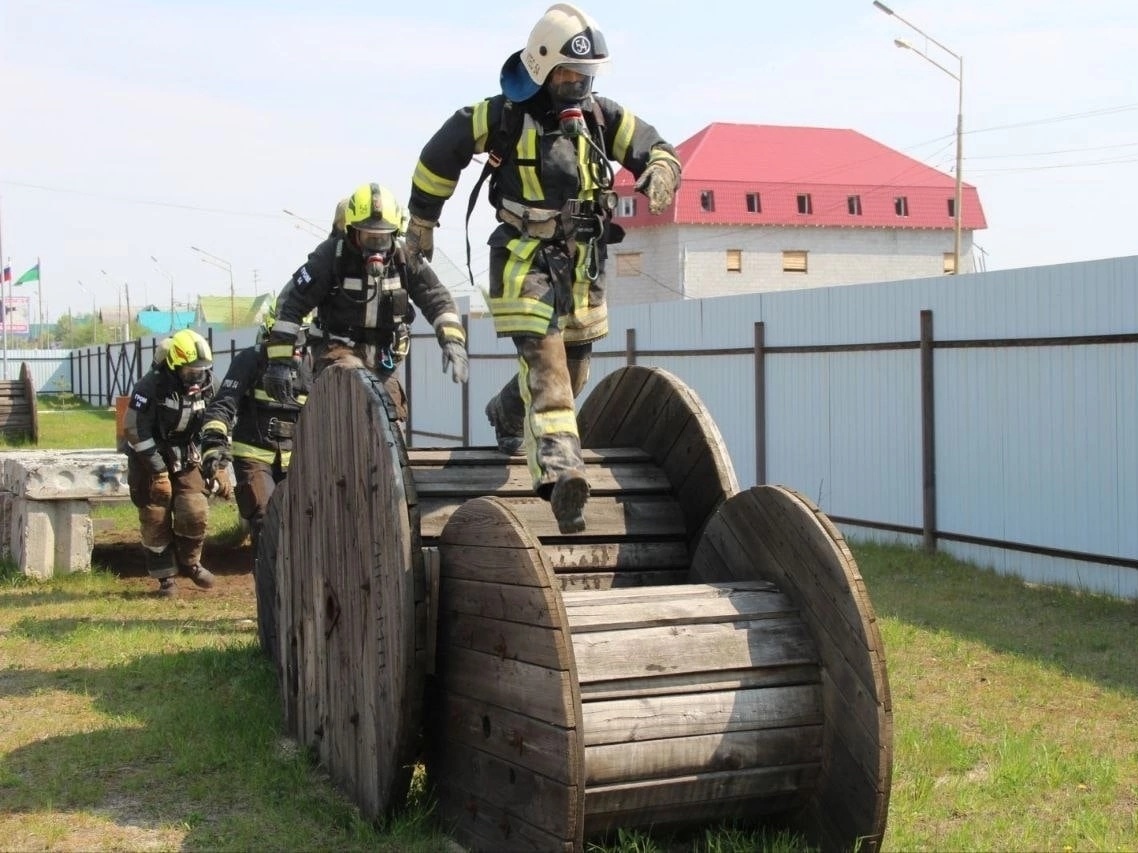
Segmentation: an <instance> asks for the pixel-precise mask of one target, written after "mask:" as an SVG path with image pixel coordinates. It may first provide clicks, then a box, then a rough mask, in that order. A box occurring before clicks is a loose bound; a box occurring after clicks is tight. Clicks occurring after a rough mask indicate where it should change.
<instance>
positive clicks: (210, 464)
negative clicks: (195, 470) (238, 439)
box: [202, 433, 233, 480]
mask: <svg viewBox="0 0 1138 853" xmlns="http://www.w3.org/2000/svg"><path fill="white" fill-rule="evenodd" d="M211 435H215V433H206V437H205V438H203V439H202V448H203V450H202V476H203V477H205V478H206V479H207V480H208V479H210V478H211V477H213V475H214V474H215V473H216V472H217V471H219V470H224V469H225V466H226V465H228V464H229V463H230V462H232V461H233V457H232V456H231V455H230V453H229V442H228V441H226V440H225V439H224V437H223V438H222V440H221V442H217V441H216V440H213V439H211V438H210V436H211Z"/></svg>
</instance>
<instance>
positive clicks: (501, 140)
mask: <svg viewBox="0 0 1138 853" xmlns="http://www.w3.org/2000/svg"><path fill="white" fill-rule="evenodd" d="M523 119H524V116H523V111H522V109H521V108H520V107H518V105H517V104H515V103H514V102H513V101H511V100H510V99H509V98H506V99H505V101H503V102H502V115H501V117H500V118H499V120H498V126H497V127H496V128H495V129H494V134H493V135H492V136H491V137H490V139H489V144H488V145H487V146H486V164H485V165H484V166H483V167H482V174H481V175H479V176H478V181H477V183H475V184H474V189H472V190H471V191H470V199H469V201H467V203H466V274H467V275H468V276H469V277H470V286H471V287H474V273H473V272H472V271H471V269H470V217H471V214H473V213H474V205H475V204H477V203H478V194H479V193H480V192H481V191H482V184H484V183H485V182H486V179H487V178H488V177H490V175H491V173H492V172H493V171H494V170H495V169H497V168H498V167H499V166H501V165H502V157H503V156H504V155H505V153H506V152H507V151H509V150H510V149H511V148H513V147H514V146H515V145H517V144H518V138H519V137H520V136H521V135H522V122H523Z"/></svg>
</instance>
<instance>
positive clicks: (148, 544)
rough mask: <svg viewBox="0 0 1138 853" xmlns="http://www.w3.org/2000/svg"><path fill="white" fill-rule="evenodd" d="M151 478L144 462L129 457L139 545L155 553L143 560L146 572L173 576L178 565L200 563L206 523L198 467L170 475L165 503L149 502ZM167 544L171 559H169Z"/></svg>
mask: <svg viewBox="0 0 1138 853" xmlns="http://www.w3.org/2000/svg"><path fill="white" fill-rule="evenodd" d="M153 479H154V473H153V472H152V471H151V470H150V467H149V466H148V465H146V464H145V463H142V462H140V461H139V460H137V459H136V458H135V457H134V456H131V457H129V459H128V461H127V485H128V486H129V488H130V500H131V503H133V504H134V505H135V507H137V508H138V522H139V528H140V533H141V538H142V544H143V546H144V547H145V548H146V550H147V551H148V552H150V554H152V555H158V558H151V559H148V560H147V572H148V574H149V575H150V576H151V577H154V578H165V577H173V576H174V575H176V574H177V573H178V569H179V568H185V569H189V568H191V567H193V566H196V565H198V564H199V563H200V562H201V556H202V543H203V542H205V534H206V528H207V526H208V524H209V499H208V497H207V491H206V487H205V481H204V480H203V479H202V474H201V471H200V470H199V469H198V468H188V469H185V470H182V471H178V472H177V473H174V474H171V475H170V485H171V488H172V497H171V499H170V502H169V503H166V504H155V503H152V502H151V498H150V491H151V489H150V484H151V481H152V480H153ZM171 545H172V546H173V549H172V550H173V554H172V556H173V560H171V559H169V557H170V556H171V554H170V551H171Z"/></svg>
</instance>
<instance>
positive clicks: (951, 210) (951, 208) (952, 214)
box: [948, 198, 956, 219]
mask: <svg viewBox="0 0 1138 853" xmlns="http://www.w3.org/2000/svg"><path fill="white" fill-rule="evenodd" d="M948 215H949V218H950V219H955V218H956V199H954V198H950V199H949V200H948Z"/></svg>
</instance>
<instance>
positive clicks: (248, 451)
mask: <svg viewBox="0 0 1138 853" xmlns="http://www.w3.org/2000/svg"><path fill="white" fill-rule="evenodd" d="M233 455H234V456H235V457H236V456H240V457H241V458H242V459H255V460H257V461H258V462H268V463H269V464H270V465H271V464H272V463H273V462H275V461H276V458H277V454H276V451H275V450H266V449H265V448H263V447H257V445H255V444H245V443H243V442H240V441H235V442H233Z"/></svg>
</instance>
